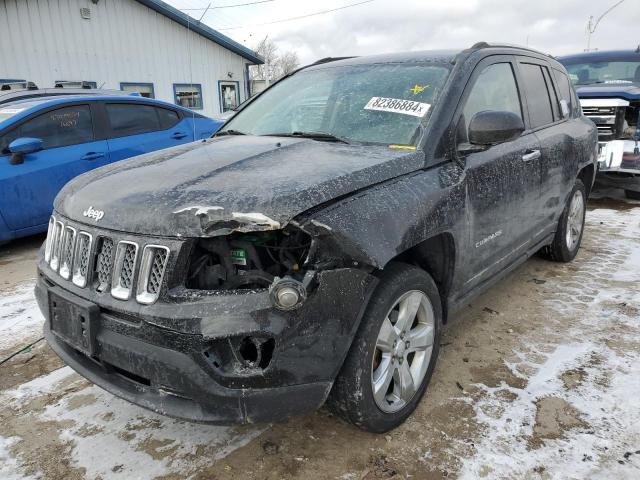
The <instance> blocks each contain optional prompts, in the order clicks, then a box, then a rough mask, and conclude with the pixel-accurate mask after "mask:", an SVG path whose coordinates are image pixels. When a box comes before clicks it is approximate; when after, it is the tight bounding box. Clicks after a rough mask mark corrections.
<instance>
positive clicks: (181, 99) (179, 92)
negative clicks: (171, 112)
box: [173, 83, 202, 110]
mask: <svg viewBox="0 0 640 480" xmlns="http://www.w3.org/2000/svg"><path fill="white" fill-rule="evenodd" d="M173 93H174V96H175V103H176V105H180V106H182V107H187V108H192V109H193V110H202V87H201V86H200V85H199V84H197V83H194V84H175V85H174V86H173Z"/></svg>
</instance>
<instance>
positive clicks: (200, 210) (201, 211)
mask: <svg viewBox="0 0 640 480" xmlns="http://www.w3.org/2000/svg"><path fill="white" fill-rule="evenodd" d="M191 210H195V213H194V215H195V216H196V217H198V216H200V215H208V214H209V212H215V211H217V210H224V207H218V206H215V207H202V206H199V205H194V206H192V207H185V208H181V209H180V210H176V211H175V212H173V213H182V212H190V211H191Z"/></svg>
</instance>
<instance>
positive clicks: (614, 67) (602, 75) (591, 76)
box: [565, 61, 640, 85]
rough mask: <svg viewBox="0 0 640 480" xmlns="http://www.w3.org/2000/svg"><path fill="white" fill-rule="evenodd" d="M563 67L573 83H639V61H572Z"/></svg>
mask: <svg viewBox="0 0 640 480" xmlns="http://www.w3.org/2000/svg"><path fill="white" fill-rule="evenodd" d="M565 67H566V68H567V72H569V77H570V78H571V81H572V82H573V84H574V85H592V84H594V83H622V84H624V83H640V61H611V62H593V63H574V64H569V65H566V64H565Z"/></svg>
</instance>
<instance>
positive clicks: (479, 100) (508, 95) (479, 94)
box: [462, 63, 522, 141]
mask: <svg viewBox="0 0 640 480" xmlns="http://www.w3.org/2000/svg"><path fill="white" fill-rule="evenodd" d="M485 110H495V111H503V112H504V111H506V112H511V113H515V114H516V115H518V116H519V117H520V118H522V108H521V106H520V96H519V95H518V87H517V86H516V79H515V77H514V75H513V69H512V68H511V64H510V63H495V64H493V65H489V66H488V67H486V68H485V69H484V70H483V71H482V73H480V75H479V76H478V78H477V79H476V82H475V84H474V85H473V87H472V88H471V92H470V93H469V97H468V98H467V101H466V103H465V105H464V108H463V109H462V114H463V116H464V125H465V129H464V131H465V132H468V131H469V122H471V118H473V116H474V115H475V114H476V113H478V112H482V111H485ZM465 141H466V140H465Z"/></svg>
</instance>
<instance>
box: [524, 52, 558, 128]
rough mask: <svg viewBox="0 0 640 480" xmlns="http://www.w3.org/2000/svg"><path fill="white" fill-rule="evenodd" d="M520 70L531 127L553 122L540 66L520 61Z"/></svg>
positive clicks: (549, 101)
mask: <svg viewBox="0 0 640 480" xmlns="http://www.w3.org/2000/svg"><path fill="white" fill-rule="evenodd" d="M520 72H521V73H522V79H523V81H524V91H525V93H526V95H527V105H528V106H529V121H530V122H531V128H537V127H541V126H543V125H548V124H550V123H553V110H552V107H551V99H550V97H549V91H548V90H547V84H546V81H545V77H544V74H543V72H542V68H541V67H540V65H535V64H532V63H521V64H520Z"/></svg>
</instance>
